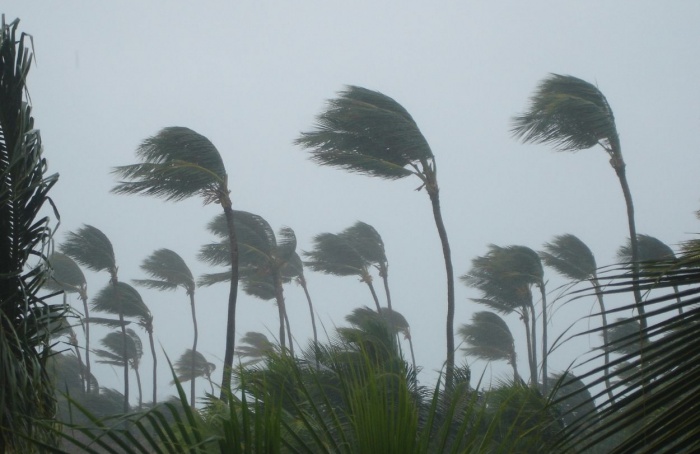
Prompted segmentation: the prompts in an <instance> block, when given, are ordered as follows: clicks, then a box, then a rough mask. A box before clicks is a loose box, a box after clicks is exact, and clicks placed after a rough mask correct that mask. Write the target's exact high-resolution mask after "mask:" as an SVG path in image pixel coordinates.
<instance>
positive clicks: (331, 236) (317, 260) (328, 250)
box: [304, 233, 367, 276]
mask: <svg viewBox="0 0 700 454" xmlns="http://www.w3.org/2000/svg"><path fill="white" fill-rule="evenodd" d="M313 242H314V249H313V250H311V251H304V255H305V256H306V257H307V258H308V259H309V260H307V261H305V262H304V265H306V266H308V267H309V268H311V269H312V270H314V271H320V272H322V273H325V274H333V275H336V276H353V275H358V276H364V275H365V274H366V273H367V261H366V260H365V259H364V258H363V257H362V255H361V254H360V253H359V252H358V251H357V249H355V248H354V247H353V246H352V245H351V244H350V243H349V242H348V241H347V239H346V238H343V237H342V236H340V235H337V234H335V233H320V234H318V235H316V236H315V237H314V238H313Z"/></svg>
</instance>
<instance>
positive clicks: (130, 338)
mask: <svg viewBox="0 0 700 454" xmlns="http://www.w3.org/2000/svg"><path fill="white" fill-rule="evenodd" d="M126 339H127V342H126V345H127V349H126V356H124V354H123V352H122V348H121V344H122V334H121V332H118V331H114V332H111V333H109V334H107V335H106V336H105V337H104V338H103V339H102V340H101V341H100V343H101V344H102V346H103V347H104V348H105V349H106V350H105V349H97V350H95V354H96V355H97V356H98V357H100V358H102V359H98V360H97V362H98V363H102V364H110V365H112V366H122V367H123V366H124V364H126V365H127V366H130V367H131V368H132V369H133V371H134V373H135V374H136V385H137V386H138V391H139V410H140V409H141V408H142V407H143V393H142V391H141V374H140V373H139V365H140V364H141V358H142V357H143V344H142V343H141V339H140V338H139V336H138V334H136V333H135V332H134V330H132V329H130V328H127V329H126Z"/></svg>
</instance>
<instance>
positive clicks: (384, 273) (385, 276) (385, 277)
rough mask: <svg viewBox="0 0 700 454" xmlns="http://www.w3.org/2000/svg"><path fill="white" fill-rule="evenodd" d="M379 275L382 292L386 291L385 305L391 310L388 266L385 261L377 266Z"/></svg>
mask: <svg viewBox="0 0 700 454" xmlns="http://www.w3.org/2000/svg"><path fill="white" fill-rule="evenodd" d="M379 276H380V277H381V278H382V281H383V282H384V293H386V305H387V307H388V308H389V310H390V311H391V310H393V309H392V308H391V293H389V267H388V266H387V265H386V264H385V263H382V264H381V265H380V266H379Z"/></svg>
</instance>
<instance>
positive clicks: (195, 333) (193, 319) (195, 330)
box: [190, 292, 213, 410]
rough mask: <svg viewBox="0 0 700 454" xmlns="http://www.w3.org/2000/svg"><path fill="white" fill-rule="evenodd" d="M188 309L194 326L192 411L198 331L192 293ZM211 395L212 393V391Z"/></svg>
mask: <svg viewBox="0 0 700 454" xmlns="http://www.w3.org/2000/svg"><path fill="white" fill-rule="evenodd" d="M190 307H191V308H192V325H193V326H194V342H192V368H191V370H192V380H191V383H190V407H191V408H192V409H193V410H194V393H195V387H194V386H195V380H196V378H197V377H196V374H195V373H194V369H195V359H196V357H197V340H198V338H199V331H198V330H197V314H196V312H195V306H194V292H192V293H190ZM212 394H213V391H212Z"/></svg>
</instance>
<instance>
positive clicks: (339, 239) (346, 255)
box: [304, 233, 382, 313]
mask: <svg viewBox="0 0 700 454" xmlns="http://www.w3.org/2000/svg"><path fill="white" fill-rule="evenodd" d="M313 243H314V248H313V249H312V250H311V251H304V256H306V257H307V258H308V260H306V261H305V262H304V264H305V265H306V266H308V267H309V268H311V269H312V270H314V271H318V272H321V273H325V274H332V275H334V276H357V277H359V278H360V282H364V283H365V284H367V287H368V288H369V291H370V293H371V294H372V299H373V300H374V305H375V306H376V308H377V313H379V312H381V310H382V309H381V307H380V306H379V298H378V297H377V292H376V291H375V290H374V285H373V284H372V275H371V274H370V273H369V267H370V266H371V262H369V261H368V260H367V259H366V258H365V257H364V256H363V255H362V254H361V253H360V251H358V250H357V249H356V248H355V246H354V245H353V244H352V242H351V241H348V238H347V236H343V235H342V234H340V235H339V234H335V233H320V234H318V235H316V236H315V237H314V238H313Z"/></svg>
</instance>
